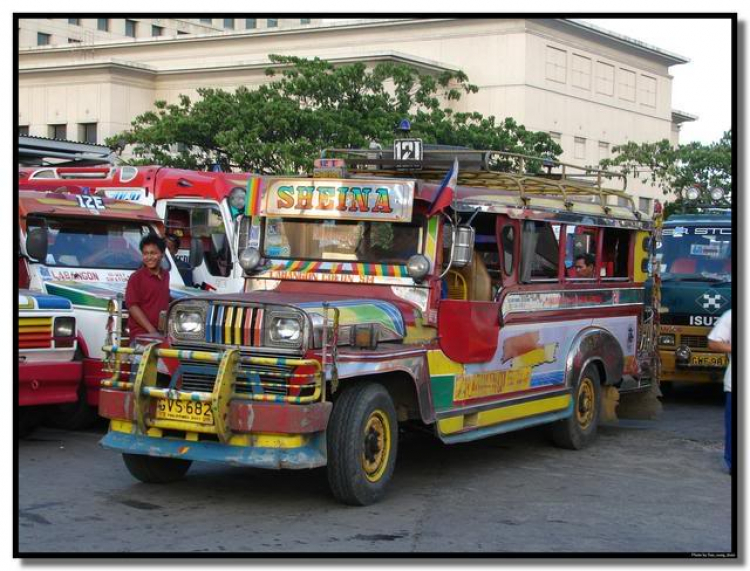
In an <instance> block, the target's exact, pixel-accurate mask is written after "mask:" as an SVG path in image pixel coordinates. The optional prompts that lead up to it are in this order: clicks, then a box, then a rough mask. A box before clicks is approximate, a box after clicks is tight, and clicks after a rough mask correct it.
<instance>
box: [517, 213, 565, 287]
mask: <svg viewBox="0 0 750 571" xmlns="http://www.w3.org/2000/svg"><path fill="white" fill-rule="evenodd" d="M560 228H561V227H560V225H559V224H550V223H548V222H540V221H535V220H526V221H525V222H524V224H523V237H522V240H521V261H522V264H523V267H522V270H521V281H523V282H530V281H544V282H550V281H557V275H558V263H559V257H560Z"/></svg>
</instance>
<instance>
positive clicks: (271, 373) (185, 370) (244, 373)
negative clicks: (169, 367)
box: [176, 361, 293, 396]
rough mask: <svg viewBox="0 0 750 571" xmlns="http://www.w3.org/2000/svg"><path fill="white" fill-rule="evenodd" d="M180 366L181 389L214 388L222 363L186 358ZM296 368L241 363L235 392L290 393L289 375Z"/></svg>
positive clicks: (193, 390) (179, 380) (201, 389)
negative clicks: (201, 361)
mask: <svg viewBox="0 0 750 571" xmlns="http://www.w3.org/2000/svg"><path fill="white" fill-rule="evenodd" d="M180 367H181V374H180V376H179V378H178V379H177V383H176V388H177V389H179V390H181V391H185V392H200V393H211V392H213V390H214V384H215V383H216V375H217V373H218V370H219V369H218V367H216V366H215V365H207V364H206V363H199V362H191V361H184V362H182V363H181V364H180ZM292 372H293V367H285V366H271V365H247V366H242V365H241V366H240V368H239V370H238V372H237V384H236V385H235V389H234V390H235V393H237V394H248V395H249V394H267V395H279V396H287V395H288V389H289V378H288V377H287V375H288V374H291V373H292Z"/></svg>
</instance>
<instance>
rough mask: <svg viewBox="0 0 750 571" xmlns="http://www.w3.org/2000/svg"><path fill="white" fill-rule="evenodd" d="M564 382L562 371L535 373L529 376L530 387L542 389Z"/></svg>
mask: <svg viewBox="0 0 750 571" xmlns="http://www.w3.org/2000/svg"><path fill="white" fill-rule="evenodd" d="M564 382H565V373H564V371H551V372H549V373H535V374H533V375H532V376H531V384H530V385H529V386H531V387H543V386H546V385H560V384H562V383H564Z"/></svg>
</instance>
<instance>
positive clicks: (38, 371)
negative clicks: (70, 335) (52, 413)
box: [18, 361, 83, 406]
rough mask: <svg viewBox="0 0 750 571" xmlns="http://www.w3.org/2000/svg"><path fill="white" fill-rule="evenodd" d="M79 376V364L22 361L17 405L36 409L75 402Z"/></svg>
mask: <svg viewBox="0 0 750 571" xmlns="http://www.w3.org/2000/svg"><path fill="white" fill-rule="evenodd" d="M82 374H83V369H82V365H81V363H80V362H79V361H73V362H62V363H60V362H56V361H49V362H39V363H36V362H32V363H23V362H21V363H19V364H18V404H19V406H37V405H50V404H65V403H71V402H76V401H77V400H78V386H79V384H80V382H81V375H82Z"/></svg>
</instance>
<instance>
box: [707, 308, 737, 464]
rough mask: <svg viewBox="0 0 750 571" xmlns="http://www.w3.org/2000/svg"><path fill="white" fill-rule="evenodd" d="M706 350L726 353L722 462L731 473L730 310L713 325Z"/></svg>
mask: <svg viewBox="0 0 750 571" xmlns="http://www.w3.org/2000/svg"><path fill="white" fill-rule="evenodd" d="M708 348H709V349H711V351H716V352H718V353H726V354H727V356H728V357H729V364H728V365H727V369H726V371H724V394H725V395H726V398H725V401H726V402H725V405H724V462H725V463H726V467H727V470H728V471H729V473H730V474H731V473H732V310H731V309H730V310H729V311H727V312H726V313H724V315H722V316H721V317H720V318H719V320H718V321H717V322H716V325H714V328H713V329H712V330H711V333H709V334H708Z"/></svg>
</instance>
